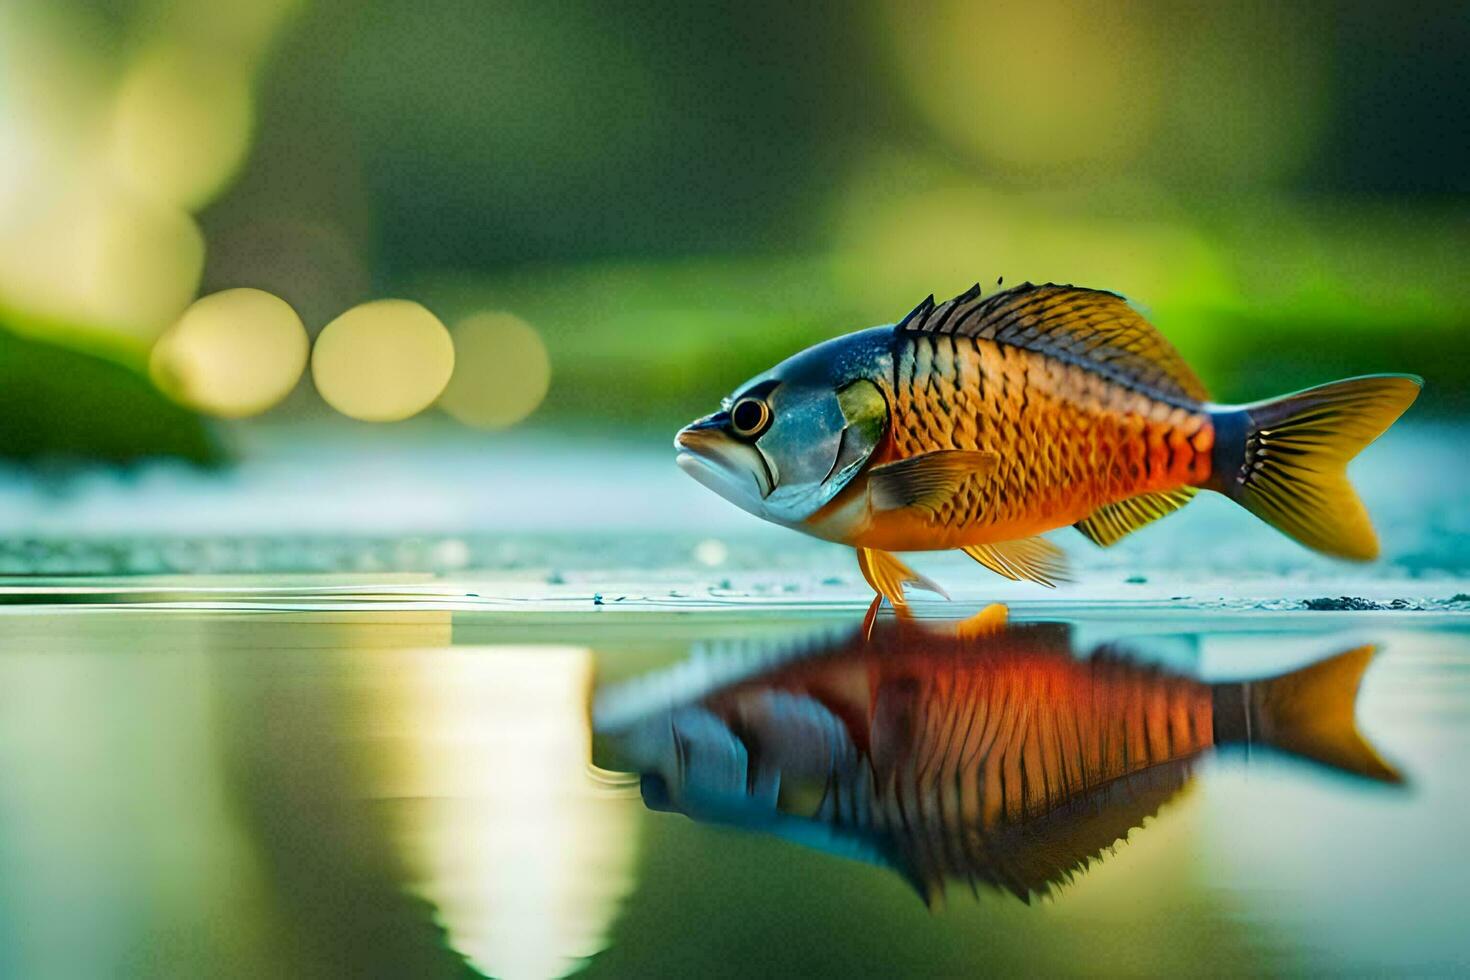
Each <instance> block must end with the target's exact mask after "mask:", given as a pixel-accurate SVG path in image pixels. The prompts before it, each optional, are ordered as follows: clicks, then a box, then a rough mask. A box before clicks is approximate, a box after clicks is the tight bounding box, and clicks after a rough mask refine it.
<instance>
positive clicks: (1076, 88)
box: [889, 0, 1162, 171]
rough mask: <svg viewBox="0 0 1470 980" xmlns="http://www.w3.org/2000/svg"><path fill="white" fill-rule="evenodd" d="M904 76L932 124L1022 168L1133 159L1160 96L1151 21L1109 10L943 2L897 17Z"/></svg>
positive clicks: (895, 34) (1056, 2) (895, 10)
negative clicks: (920, 13) (917, 12)
mask: <svg viewBox="0 0 1470 980" xmlns="http://www.w3.org/2000/svg"><path fill="white" fill-rule="evenodd" d="M890 10H891V12H892V13H891V17H890V26H891V28H892V29H891V31H890V32H889V36H890V37H891V38H892V43H893V46H894V58H895V60H896V63H897V68H898V73H899V74H900V76H901V77H902V80H903V82H904V83H905V85H906V87H907V88H908V90H909V92H910V94H911V96H912V98H913V100H914V104H915V107H916V108H917V109H918V110H919V112H920V113H921V114H922V115H923V116H924V118H925V120H926V121H927V122H928V123H929V124H930V125H931V126H933V127H934V128H935V130H937V131H938V132H940V133H941V134H943V135H944V136H945V137H947V138H948V139H950V140H951V141H953V142H954V143H955V144H957V145H959V146H961V147H964V148H966V149H969V150H972V151H974V152H975V153H976V154H977V155H979V156H980V157H981V158H983V159H985V160H987V161H989V162H991V163H994V164H998V165H1001V166H1005V167H1010V168H1014V169H1018V170H1023V171H1029V170H1033V169H1043V170H1044V169H1051V168H1057V167H1065V166H1077V165H1081V164H1087V163H1092V162H1095V161H1115V160H1121V159H1126V158H1128V157H1129V156H1131V155H1133V154H1134V153H1136V152H1137V151H1138V150H1139V149H1140V148H1142V147H1143V146H1145V145H1147V143H1148V141H1149V138H1150V136H1151V135H1152V133H1153V130H1154V127H1155V125H1156V124H1157V122H1158V117H1159V110H1160V102H1161V94H1162V93H1161V91H1160V86H1159V81H1160V72H1159V70H1158V69H1159V65H1158V58H1157V56H1156V55H1157V52H1156V48H1157V45H1158V43H1159V39H1158V38H1157V36H1156V32H1155V31H1153V30H1152V29H1151V24H1152V19H1151V18H1148V17H1144V16H1130V15H1129V12H1128V11H1126V10H1119V9H1116V8H1114V7H1112V6H1110V5H1106V4H1076V3H1069V2H1066V0H1029V2H1026V3H1019V2H1006V3H987V4H978V3H973V2H970V0H945V2H943V3H942V4H940V5H939V7H938V9H931V10H929V11H927V12H926V13H925V14H924V16H914V14H913V12H912V10H910V9H909V8H908V7H907V6H906V5H901V4H900V5H894V6H892V7H891V8H890Z"/></svg>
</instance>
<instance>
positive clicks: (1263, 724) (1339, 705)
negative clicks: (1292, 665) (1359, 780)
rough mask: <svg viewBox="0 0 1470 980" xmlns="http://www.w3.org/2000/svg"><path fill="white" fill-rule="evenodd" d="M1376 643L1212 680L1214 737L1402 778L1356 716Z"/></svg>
mask: <svg viewBox="0 0 1470 980" xmlns="http://www.w3.org/2000/svg"><path fill="white" fill-rule="evenodd" d="M1377 652H1378V650H1377V648H1376V647H1374V646H1371V645H1370V646H1363V647H1358V648H1357V649H1354V650H1349V651H1347V652H1346V653H1340V654H1338V655H1337V656H1335V657H1330V658H1328V659H1327V660H1322V661H1318V662H1317V663H1315V664H1311V665H1310V666H1307V667H1303V668H1302V669H1301V670H1297V671H1293V672H1292V673H1290V674H1283V675H1282V676H1280V677H1272V678H1270V679H1268V680H1264V681H1252V682H1250V683H1249V684H1217V685H1215V740H1216V743H1217V744H1222V743H1226V742H1246V741H1248V742H1254V743H1257V744H1265V745H1270V746H1273V747H1275V748H1278V749H1281V750H1282V751H1285V752H1290V753H1292V754H1293V755H1299V756H1302V757H1304V758H1307V759H1311V760H1313V761H1315V762H1320V763H1322V764H1323V765H1327V766H1331V767H1333V768H1334V769H1342V770H1345V771H1347V772H1351V773H1354V774H1355V775H1359V776H1363V777H1366V778H1368V779H1376V780H1378V781H1380V782H1385V783H1400V782H1403V778H1402V777H1401V776H1400V775H1399V773H1398V771H1397V770H1396V769H1394V768H1393V766H1391V765H1389V764H1388V763H1387V762H1384V761H1383V759H1382V757H1381V756H1379V754H1378V753H1377V752H1376V751H1375V750H1374V749H1373V746H1371V745H1369V744H1368V743H1367V742H1366V741H1364V739H1363V736H1362V735H1361V734H1359V732H1358V726H1357V723H1356V721H1355V720H1354V714H1355V709H1356V706H1357V699H1358V686H1359V684H1360V683H1361V682H1362V680H1363V672H1364V671H1365V670H1367V669H1368V664H1369V663H1371V662H1372V660H1373V655H1374V654H1375V653H1377Z"/></svg>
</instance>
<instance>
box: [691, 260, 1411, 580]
mask: <svg viewBox="0 0 1470 980" xmlns="http://www.w3.org/2000/svg"><path fill="white" fill-rule="evenodd" d="M1422 383H1423V382H1422V380H1421V379H1420V378H1418V377H1415V376H1413V375H1407V374H1380V375H1370V376H1366V377H1359V378H1350V379H1348V380H1345V381H1335V382H1332V383H1331V384H1325V385H1321V386H1319V387H1316V388H1309V389H1307V390H1305V391H1299V392H1296V393H1295V394H1290V395H1285V396H1282V397H1280V398H1273V399H1269V400H1266V401H1261V402H1254V403H1252V404H1249V405H1219V404H1215V403H1213V402H1211V401H1210V396H1209V392H1207V391H1206V390H1205V386H1204V385H1203V384H1202V383H1201V382H1200V380H1199V378H1197V377H1196V376H1195V374H1194V372H1193V371H1192V370H1191V369H1190V368H1189V366H1188V365H1187V364H1185V363H1184V360H1183V359H1182V358H1181V357H1180V356H1179V353H1178V352H1177V351H1176V350H1175V349H1174V347H1173V346H1172V345H1171V344H1170V343H1169V342H1168V341H1167V340H1166V339H1164V337H1163V336H1162V335H1161V334H1160V333H1159V332H1158V331H1157V330H1155V329H1154V327H1153V326H1152V325H1151V324H1149V323H1148V321H1146V320H1145V319H1144V318H1143V317H1142V316H1141V315H1140V314H1139V313H1138V312H1137V311H1135V310H1134V309H1133V308H1132V307H1130V306H1129V305H1128V304H1127V302H1126V301H1124V299H1123V298H1122V297H1120V296H1118V295H1116V294H1114V293H1109V292H1103V291H1100V290H1095V289H1083V288H1081V287H1077V286H1058V285H1052V284H1048V285H1044V286H1033V285H1031V284H1030V283H1026V284H1024V285H1021V286H1017V287H1014V288H1012V289H1008V290H1005V291H1004V292H1000V293H996V294H994V295H992V296H989V297H984V296H982V295H981V293H980V287H979V286H978V285H977V286H975V287H973V288H971V289H970V290H969V291H968V292H965V293H963V294H961V295H959V296H956V297H955V298H954V299H952V300H950V301H949V302H947V303H942V304H939V305H935V303H934V299H933V297H932V296H931V297H930V298H928V299H926V300H925V301H924V302H923V303H920V304H919V306H918V307H917V308H915V309H914V310H913V312H911V313H909V315H908V316H906V317H904V318H903V319H902V320H900V321H899V322H898V323H897V324H894V325H891V326H884V327H874V328H872V329H869V330H863V331H860V332H857V333H853V334H848V335H847V336H844V337H838V338H836V339H834V340H830V341H827V342H825V343H822V344H818V345H817V346H815V347H811V348H809V349H807V350H805V351H802V352H801V353H799V354H797V355H796V356H794V357H792V358H790V359H788V360H786V361H784V362H782V363H781V364H779V365H777V366H776V367H775V368H773V369H771V370H770V371H768V372H766V373H765V374H762V375H760V376H759V377H756V378H754V379H752V380H751V381H749V382H747V383H746V384H744V385H741V386H740V388H739V389H737V390H736V392H735V394H734V395H732V396H731V397H730V398H728V399H726V400H725V402H724V404H723V407H722V408H721V410H720V411H718V412H716V413H714V414H713V415H709V416H706V417H705V418H702V419H700V420H698V421H696V422H693V423H691V424H690V425H688V426H686V427H685V428H683V429H681V430H680V431H679V434H678V435H677V436H676V437H675V440H674V443H675V446H676V447H677V449H678V450H679V456H678V462H679V465H680V466H681V467H682V468H683V469H685V470H686V471H687V472H689V473H690V474H691V475H692V476H693V477H694V478H695V479H697V480H699V481H700V482H701V483H703V484H705V485H706V486H708V487H709V488H711V489H713V490H714V491H715V492H717V493H719V494H720V495H721V496H723V497H725V498H726V499H728V500H730V501H731V502H732V503H734V504H736V505H737V506H739V507H741V508H743V509H744V510H747V511H749V512H750V513H752V514H755V515H756V516H758V517H761V518H764V519H766V520H768V521H772V522H774V523H777V524H781V525H784V526H786V527H790V528H793V529H795V530H798V531H802V532H804V533H806V534H811V535H814V536H816V537H819V538H824V539H826V540H829V541H836V542H840V543H842V544H847V545H851V546H852V547H854V548H856V549H857V553H858V566H859V568H860V569H861V570H862V573H863V576H864V577H865V578H866V579H867V581H868V584H869V585H871V586H872V587H873V590H874V591H875V592H876V593H878V595H879V597H880V598H887V599H889V600H890V601H892V602H893V603H894V604H895V605H902V603H903V601H904V586H905V585H916V586H919V587H922V588H926V589H930V590H933V591H936V592H940V593H941V594H942V590H941V589H940V588H939V587H938V586H937V585H935V584H934V583H932V582H930V581H928V580H927V579H925V578H924V577H922V576H920V575H919V574H917V573H916V572H914V571H913V570H911V569H910V568H908V567H907V566H906V565H905V564H904V563H903V562H902V561H900V560H899V559H898V558H896V557H895V556H894V555H892V554H891V552H894V551H935V550H943V549H951V548H957V549H960V550H962V551H964V552H965V553H966V554H968V555H969V556H970V557H972V558H974V559H975V560H976V561H978V562H980V563H981V564H982V565H985V566H986V567H987V568H990V569H991V570H993V571H995V572H998V573H1000V574H1001V575H1004V576H1006V577H1008V578H1011V579H1029V580H1031V581H1034V582H1039V583H1041V584H1043V585H1051V584H1053V583H1055V582H1056V581H1058V580H1061V579H1063V578H1065V577H1066V563H1065V558H1064V556H1063V554H1062V552H1061V550H1060V549H1059V548H1057V547H1056V546H1055V545H1053V544H1051V543H1050V542H1048V541H1047V540H1045V539H1044V538H1041V537H1038V535H1040V534H1041V533H1042V532H1045V531H1050V530H1053V529H1055V528H1060V527H1065V526H1067V525H1072V526H1074V527H1076V528H1077V529H1078V530H1079V531H1081V532H1082V533H1083V534H1084V535H1086V536H1087V537H1088V538H1090V539H1091V540H1092V541H1093V542H1094V543H1096V544H1098V545H1101V546H1103V547H1106V546H1108V545H1111V544H1114V543H1115V542H1117V541H1118V540H1119V539H1120V538H1122V537H1123V536H1125V535H1127V534H1129V533H1130V532H1132V531H1135V530H1137V529H1138V528H1139V527H1142V526H1143V525H1145V524H1147V523H1149V522H1150V521H1154V520H1157V519H1158V518H1160V517H1163V516H1165V515H1167V514H1169V513H1171V512H1173V511H1175V510H1177V509H1178V508H1180V507H1182V506H1184V505H1185V504H1186V503H1188V502H1189V500H1190V498H1191V497H1193V496H1194V495H1195V493H1196V492H1197V491H1199V490H1201V489H1205V490H1214V491H1216V492H1219V493H1223V494H1225V495H1226V496H1227V497H1229V498H1230V499H1232V500H1234V501H1236V502H1237V503H1239V504H1241V505H1242V506H1243V507H1245V508H1246V509H1247V510H1249V511H1250V512H1251V513H1253V514H1255V515H1256V516H1258V517H1260V518H1261V519H1262V520H1264V521H1266V522H1267V523H1268V524H1270V525H1271V526H1273V527H1275V528H1276V529H1277V530H1279V531H1282V532H1283V533H1285V534H1287V535H1288V536H1290V537H1291V538H1293V539H1295V540H1296V541H1299V542H1300V543H1302V544H1303V545H1306V546H1307V547H1308V548H1312V549H1314V550H1316V551H1320V552H1322V553H1324V554H1328V555H1333V556H1335V557H1338V558H1346V559H1351V560H1357V561H1366V560H1368V559H1371V558H1374V557H1376V556H1377V554H1378V541H1377V538H1376V536H1375V534H1374V532H1373V527H1372V524H1371V523H1370V522H1369V520H1368V515H1367V512H1366V511H1365V510H1364V508H1363V505H1362V503H1361V501H1359V500H1358V498H1357V495H1356V494H1355V493H1354V492H1353V489H1352V487H1351V486H1350V485H1349V484H1348V481H1347V475H1346V467H1347V463H1348V461H1349V460H1351V459H1352V458H1353V457H1354V456H1356V455H1357V454H1358V452H1359V451H1360V450H1362V449H1363V447H1365V446H1366V445H1368V443H1370V442H1372V441H1373V440H1374V439H1376V438H1377V437H1378V436H1379V435H1380V434H1382V433H1383V431H1384V430H1385V429H1387V428H1388V427H1389V426H1390V425H1391V424H1393V422H1394V420H1395V419H1397V418H1398V417H1399V416H1400V415H1401V414H1403V412H1404V410H1405V409H1407V408H1408V407H1409V405H1410V404H1411V403H1412V402H1413V401H1414V398H1415V397H1416V396H1417V395H1418V393H1419V389H1420V387H1421V385H1422Z"/></svg>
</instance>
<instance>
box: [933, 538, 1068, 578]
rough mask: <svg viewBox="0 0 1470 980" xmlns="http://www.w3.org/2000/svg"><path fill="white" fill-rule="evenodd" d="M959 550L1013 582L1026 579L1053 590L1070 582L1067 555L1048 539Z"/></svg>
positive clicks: (1021, 540)
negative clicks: (1061, 583)
mask: <svg viewBox="0 0 1470 980" xmlns="http://www.w3.org/2000/svg"><path fill="white" fill-rule="evenodd" d="M960 550H961V551H963V552H964V553H965V554H967V555H969V556H970V557H971V558H973V559H975V560H976V561H978V562H979V563H980V564H982V565H984V566H985V567H986V568H988V569H990V570H991V571H992V572H995V573H996V574H997V575H1004V576H1005V577H1006V578H1008V579H1010V580H1011V581H1013V582H1015V581H1020V580H1021V579H1026V580H1027V581H1030V582H1035V583H1037V584H1038V585H1044V586H1046V587H1047V588H1049V589H1050V588H1055V587H1056V584H1057V583H1058V582H1067V581H1070V580H1071V576H1070V573H1069V572H1068V569H1067V555H1066V552H1064V551H1062V549H1061V548H1058V547H1057V546H1056V545H1054V544H1052V543H1051V542H1050V541H1048V540H1046V539H1045V538H1021V539H1020V540H1017V541H1000V542H997V543H995V544H972V545H970V546H969V547H966V548H961V549H960Z"/></svg>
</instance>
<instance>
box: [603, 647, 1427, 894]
mask: <svg viewBox="0 0 1470 980" xmlns="http://www.w3.org/2000/svg"><path fill="white" fill-rule="evenodd" d="M967 625H968V624H959V625H958V626H955V627H951V628H943V629H935V628H934V627H932V626H930V625H928V624H918V623H916V622H915V621H912V620H891V621H886V622H884V623H881V624H879V626H878V628H877V630H876V631H875V632H874V633H873V635H872V636H871V637H869V638H865V631H864V630H857V631H855V632H854V633H853V634H851V635H850V636H848V637H847V638H845V639H844V638H835V639H833V640H832V641H830V642H828V643H827V644H825V645H822V646H818V647H817V648H815V649H807V650H805V651H804V652H802V653H801V654H800V655H798V656H795V657H794V658H791V659H788V660H785V661H779V660H778V661H777V662H775V663H770V662H766V664H765V665H764V666H762V667H757V668H756V669H755V671H754V672H753V673H752V674H751V675H749V676H744V677H733V678H726V679H724V680H723V681H719V682H716V683H713V684H712V685H711V686H710V689H708V690H702V691H696V692H694V693H693V694H692V696H688V697H678V698H671V699H669V700H668V701H667V702H665V703H663V704H661V705H659V706H658V707H651V706H650V707H649V708H648V710H645V711H642V712H629V711H628V710H626V705H627V703H628V702H627V698H626V697H624V698H622V699H619V697H618V694H617V692H606V693H604V694H603V695H600V696H599V699H598V702H597V704H598V706H599V707H601V708H603V709H610V710H602V711H601V712H600V713H601V714H602V719H601V721H600V722H596V727H597V730H598V732H599V734H600V735H601V736H603V737H604V738H605V739H607V740H608V741H609V744H610V745H611V746H612V748H611V750H610V751H612V752H613V754H614V755H615V756H617V761H614V762H611V763H610V765H611V766H612V767H613V768H624V769H628V770H629V771H630V772H631V773H635V774H636V775H637V776H638V780H639V785H640V791H641V795H642V798H643V801H644V803H645V805H646V806H647V807H648V808H649V809H652V810H656V811H669V812H675V813H681V814H684V815H686V816H689V817H691V818H693V819H695V820H696V821H700V822H708V823H714V824H721V825H727V826H732V827H737V828H741V829H744V830H748V831H753V832H760V833H766V834H771V835H774V836H778V837H782V838H785V839H788V840H792V841H795V842H798V843H801V844H803V845H806V846H808V847H813V848H816V849H818V850H821V851H824V852H827V853H830V854H834V855H838V856H842V857H845V858H849V859H854V860H861V861H866V862H868V863H870V864H874V865H877V866H880V867H883V868H887V869H889V870H892V871H895V872H897V873H898V874H900V875H901V876H902V877H903V878H904V879H905V880H907V881H908V882H909V884H910V885H911V886H912V887H913V888H914V890H915V891H916V892H917V894H918V895H919V896H920V898H921V899H922V900H923V901H924V902H925V903H926V904H928V905H930V906H931V907H934V906H936V905H938V904H939V903H941V902H942V901H943V898H944V896H945V894H946V891H947V887H948V886H949V885H950V884H951V883H954V882H962V883H965V884H968V886H969V887H970V889H971V890H972V891H974V892H976V893H978V891H979V889H980V887H981V886H984V887H986V888H988V889H991V890H995V891H999V892H1001V893H1006V894H1010V895H1013V896H1015V897H1016V898H1019V899H1021V900H1022V901H1025V902H1028V903H1029V902H1030V901H1031V900H1032V899H1033V898H1034V897H1036V896H1039V895H1050V894H1054V893H1055V892H1057V891H1059V890H1060V889H1062V888H1063V887H1064V886H1065V885H1067V884H1068V883H1070V882H1071V881H1073V880H1074V878H1075V877H1076V876H1077V875H1078V874H1081V873H1083V872H1084V871H1086V870H1087V869H1088V868H1089V867H1090V866H1091V865H1092V864H1093V863H1094V862H1097V861H1099V860H1102V859H1103V858H1104V857H1105V855H1108V854H1111V853H1113V851H1114V850H1115V848H1116V846H1117V844H1118V842H1120V841H1126V840H1127V839H1128V838H1129V835H1130V832H1131V831H1133V830H1134V829H1135V828H1139V827H1141V826H1143V825H1144V823H1145V821H1146V820H1149V819H1150V818H1153V817H1155V816H1157V815H1158V814H1159V812H1160V810H1161V809H1162V808H1164V807H1165V806H1166V804H1167V803H1168V802H1169V801H1170V800H1172V799H1173V798H1175V797H1176V796H1177V795H1178V794H1179V793H1181V792H1182V791H1184V790H1185V789H1186V787H1187V785H1188V784H1189V782H1190V779H1191V775H1192V771H1193V769H1194V767H1195V765H1196V764H1197V762H1198V760H1199V759H1200V758H1201V757H1203V756H1205V755H1206V754H1208V753H1211V752H1214V751H1217V750H1219V749H1222V748H1229V747H1232V746H1237V747H1238V746H1249V747H1252V748H1260V749H1262V750H1267V751H1269V750H1273V749H1274V750H1277V751H1280V752H1284V753H1289V754H1292V755H1295V756H1298V757H1301V758H1304V759H1307V760H1311V761H1312V762H1314V763H1317V764H1320V765H1323V766H1327V767H1330V768H1332V769H1334V770H1339V771H1342V772H1345V773H1348V774H1350V775H1351V776H1353V777H1356V778H1361V779H1364V780H1369V781H1374V782H1378V783H1383V784H1389V785H1399V784H1402V783H1403V781H1404V779H1403V776H1402V775H1401V774H1400V773H1399V771H1398V770H1397V769H1396V768H1395V767H1394V766H1392V765H1391V764H1390V763H1388V762H1386V761H1384V760H1383V758H1382V757H1381V756H1380V755H1379V754H1378V752H1377V751H1376V750H1375V749H1374V748H1373V747H1372V746H1371V745H1370V744H1369V743H1368V742H1366V741H1365V740H1364V739H1363V737H1362V735H1361V734H1360V733H1359V731H1358V729H1357V727H1356V722H1355V718H1354V712H1355V703H1356V699H1357V693H1358V689H1359V685H1360V683H1361V680H1362V677H1363V674H1364V672H1365V671H1366V670H1367V668H1368V666H1369V665H1370V663H1371V662H1372V660H1373V657H1374V655H1375V653H1376V648H1375V647H1373V646H1371V645H1368V646H1360V647H1356V648H1353V649H1351V650H1347V651H1345V652H1342V653H1339V654H1336V655H1335V656H1331V657H1328V658H1325V659H1322V660H1320V661H1318V662H1316V663H1312V664H1310V665H1308V666H1306V667H1303V668H1301V669H1299V670H1296V671H1293V672H1291V673H1287V674H1284V675H1281V676H1276V677H1267V678H1260V679H1254V680H1251V681H1248V682H1237V683H1225V684H1209V683H1204V682H1202V681H1199V680H1196V679H1194V678H1191V677H1189V676H1186V675H1183V674H1180V673H1173V672H1170V671H1166V670H1163V669H1161V668H1158V667H1155V666H1149V665H1146V664H1143V663H1140V662H1138V660H1137V658H1135V657H1133V656H1131V655H1130V654H1129V653H1128V652H1127V651H1126V650H1124V649H1120V648H1117V647H1112V646H1107V647H1101V648H1098V649H1095V650H1093V651H1091V652H1090V653H1085V654H1079V653H1078V652H1077V651H1075V650H1074V649H1073V645H1072V640H1071V634H1070V631H1069V629H1068V627H1067V626H1066V625H1065V624H1051V623H1040V624H1024V625H1019V626H1016V625H1004V626H1001V627H999V628H994V629H982V630H979V631H972V630H970V629H967V628H966V627H967ZM625 683H629V682H625ZM645 687H646V684H645ZM623 693H624V694H626V693H627V692H623ZM620 700H621V702H622V703H621V705H620V704H619V701H620ZM598 714H599V711H598V707H595V708H594V718H596V717H597V715H598Z"/></svg>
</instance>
